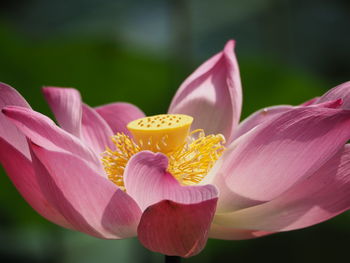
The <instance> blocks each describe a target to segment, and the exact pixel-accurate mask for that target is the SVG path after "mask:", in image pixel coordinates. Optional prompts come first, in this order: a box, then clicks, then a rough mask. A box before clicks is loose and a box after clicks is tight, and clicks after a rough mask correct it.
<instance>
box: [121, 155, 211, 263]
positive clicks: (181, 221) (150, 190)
mask: <svg viewBox="0 0 350 263" xmlns="http://www.w3.org/2000/svg"><path fill="white" fill-rule="evenodd" d="M167 167H168V159H167V157H166V156H165V155H163V154H161V153H152V152H149V151H143V152H140V153H138V154H136V155H134V156H133V157H132V158H131V159H130V161H129V163H128V165H127V168H126V170H125V173H124V180H125V187H126V191H127V193H128V194H130V195H131V196H132V197H133V198H134V199H135V200H136V201H137V203H138V204H139V206H140V207H141V209H142V210H144V213H143V215H142V217H141V221H140V225H139V227H138V236H139V239H140V241H141V242H142V244H143V245H144V246H146V247H147V248H148V249H150V250H152V251H156V252H160V253H163V254H166V255H178V256H182V257H189V256H192V255H195V254H197V253H199V252H200V251H201V250H202V249H203V247H204V245H205V243H206V240H207V238H208V230H209V227H210V224H211V220H212V217H213V216H214V213H215V208H216V202H217V191H216V189H215V187H214V186H212V185H205V186H181V185H180V184H179V182H178V181H177V180H176V179H175V178H174V177H173V176H172V175H171V174H170V173H168V172H167Z"/></svg>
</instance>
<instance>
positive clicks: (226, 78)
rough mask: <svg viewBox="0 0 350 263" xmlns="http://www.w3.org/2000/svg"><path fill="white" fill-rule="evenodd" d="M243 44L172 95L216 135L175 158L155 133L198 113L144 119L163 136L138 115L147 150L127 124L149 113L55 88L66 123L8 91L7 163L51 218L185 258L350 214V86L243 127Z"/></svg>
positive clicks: (175, 106)
mask: <svg viewBox="0 0 350 263" xmlns="http://www.w3.org/2000/svg"><path fill="white" fill-rule="evenodd" d="M233 48H234V41H229V42H228V43H227V44H226V46H225V48H224V50H223V51H222V52H220V53H218V54H216V55H215V56H213V57H212V58H210V59H209V60H208V61H206V62H205V63H204V64H203V65H202V66H200V67H199V68H198V69H197V70H196V71H195V72H194V73H193V74H192V75H191V76H190V77H189V78H188V79H186V80H185V82H184V83H183V84H182V85H181V87H180V88H179V90H178V91H177V93H176V95H175V97H174V98H173V100H172V103H171V105H170V108H169V112H168V113H169V114H186V115H189V116H192V117H193V125H192V130H195V129H203V130H204V132H205V134H207V135H208V136H207V137H205V136H204V135H202V134H201V133H196V132H195V134H194V135H193V136H194V137H195V138H193V139H192V140H195V143H194V144H190V142H188V143H187V144H186V143H184V144H182V146H181V147H184V148H181V150H180V152H177V153H175V151H174V149H175V148H174V149H172V150H171V151H170V150H169V149H167V150H164V149H161V144H160V141H158V142H155V140H156V139H155V138H156V134H157V132H159V130H161V132H164V131H163V130H162V128H163V126H162V125H163V124H162V120H163V119H164V118H173V119H171V120H173V124H171V122H169V123H170V124H168V125H170V126H171V125H173V126H174V125H175V126H176V125H178V124H176V121H179V122H178V123H180V124H181V123H182V124H183V125H182V124H181V125H182V126H181V125H180V124H179V125H180V126H181V127H185V126H186V125H187V124H190V122H191V118H189V119H187V122H186V121H184V120H183V119H182V120H180V119H181V118H180V117H181V116H183V115H168V116H166V115H161V116H158V117H157V118H158V119H157V118H156V117H152V118H149V119H147V118H146V119H143V121H145V123H146V124H147V121H148V122H152V121H154V122H155V123H156V124H157V125H159V126H157V127H160V128H159V130H157V128H150V129H148V130H147V129H146V128H145V129H144V130H142V129H143V128H142V127H141V126H143V124H142V121H141V120H138V122H137V123H134V125H135V126H133V127H134V128H135V127H136V128H135V129H136V132H137V129H140V130H141V133H142V132H143V131H145V132H146V135H147V136H149V138H150V140H149V141H146V142H145V141H144V144H142V143H141V140H138V139H137V136H136V135H135V130H133V129H132V127H131V126H132V125H131V124H129V125H128V127H129V129H127V124H128V123H130V122H131V121H134V120H136V119H140V118H143V117H145V116H144V114H143V113H142V112H141V111H140V110H139V109H138V108H137V107H135V106H133V105H130V104H127V103H113V104H109V105H105V106H101V107H98V108H90V107H89V106H87V105H85V104H83V103H82V101H81V98H80V94H79V92H78V91H77V90H75V89H67V88H54V87H47V88H44V95H45V97H46V99H47V101H48V103H49V105H50V107H51V109H52V110H53V112H54V114H55V117H56V120H57V122H58V123H59V125H60V127H58V126H57V125H56V124H55V123H54V122H53V121H52V120H50V119H49V118H48V117H46V116H44V115H42V114H40V113H38V112H36V111H34V110H32V109H31V108H30V106H29V105H28V103H27V102H26V101H25V100H24V99H23V98H22V97H21V95H19V94H18V93H17V92H16V91H15V90H14V89H12V88H11V87H9V86H8V85H6V84H1V86H0V107H1V108H2V113H1V114H0V160H1V163H2V165H3V166H4V168H5V170H6V172H7V174H8V176H9V177H10V179H11V180H12V182H13V183H14V185H15V187H16V188H17V189H18V191H19V192H20V193H21V195H22V196H23V197H24V198H25V199H26V201H27V202H28V203H29V204H30V205H31V206H32V207H33V208H34V209H35V210H36V211H37V212H38V213H39V214H40V215H42V216H43V217H45V218H46V219H48V220H50V221H51V222H53V223H55V224H58V225H60V226H63V227H66V228H69V229H74V230H77V231H81V232H84V233H86V234H89V235H92V236H95V237H99V238H106V239H122V238H128V237H133V236H138V238H139V239H140V241H141V243H142V244H143V245H144V246H145V247H147V248H149V249H150V250H152V251H156V252H160V253H163V254H167V255H178V256H182V257H190V256H193V255H195V254H197V253H199V252H200V251H201V250H202V249H203V248H204V246H205V244H206V241H207V238H208V237H210V238H219V239H248V238H255V237H260V236H264V235H267V234H271V233H276V232H280V231H288V230H294V229H298V228H303V227H307V226H310V225H313V224H316V223H319V222H322V221H325V220H327V219H329V218H332V217H334V216H336V215H338V214H339V213H342V212H344V211H345V210H347V209H349V206H350V198H349V196H350V195H349V194H350V174H349V173H350V147H349V145H347V144H346V142H347V141H348V140H349V138H350V111H349V110H348V108H349V107H350V82H348V83H345V84H342V85H340V86H338V87H336V88H334V89H332V90H330V91H329V92H328V93H326V94H325V95H323V96H322V97H320V98H316V99H314V100H313V101H310V102H308V103H305V104H304V105H301V106H295V107H293V106H275V107H271V108H266V109H263V110H261V111H258V112H256V113H254V114H252V115H251V116H250V117H248V118H247V119H246V120H244V121H243V122H241V123H239V119H240V113H241V105H242V92H241V83H240V77H239V70H238V65H237V62H236V58H235V55H234V53H233ZM162 118H163V119H162ZM176 118H178V119H176ZM186 118H187V117H186ZM185 122H186V123H185ZM185 124H186V125H185ZM164 125H166V124H164ZM179 125H178V126H179ZM184 125H185V126H184ZM146 126H147V125H146ZM173 126H171V127H173ZM180 126H179V127H180ZM152 127H153V126H152ZM154 127H155V126H154ZM171 127H170V128H169V127H168V128H169V129H165V134H166V135H165V136H163V135H162V136H163V137H162V138H163V139H168V140H169V141H168V142H167V143H165V144H164V145H169V142H172V141H171V140H177V139H178V138H179V136H180V135H179V132H178V130H179V129H174V130H172V129H171ZM176 127H177V126H176ZM179 127H178V128H179ZM186 127H187V126H186ZM188 127H189V126H188ZM140 130H138V132H140ZM130 131H131V132H130ZM173 131H176V134H175V135H174V136H175V137H174V136H173V135H171V134H172V133H171V132H173ZM122 133H123V134H122ZM115 134H117V135H115ZM150 134H151V135H150ZM162 134H163V133H162ZM183 134H185V135H186V136H187V133H186V132H185V133H183ZM191 134H192V133H191ZM191 134H190V137H191ZM198 134H199V135H198ZM217 134H222V135H223V136H224V137H225V139H226V143H225V144H224V142H223V136H221V135H217ZM113 135H115V136H114V137H113V140H114V142H113V140H112V139H111V138H112V136H113ZM195 135H196V136H197V137H196V136H195ZM133 136H134V141H132V140H131V139H130V138H131V137H133ZM140 136H141V135H140ZM142 136H143V135H142ZM157 136H158V135H157ZM171 136H173V137H171ZM198 136H199V138H198ZM190 139H191V138H190ZM196 139H197V140H196ZM180 144H181V143H180ZM223 144H224V145H223ZM223 146H224V147H225V150H223V149H224V148H223ZM147 147H148V148H147ZM152 147H153V148H152ZM157 147H158V148H157ZM214 147H216V148H215V149H214ZM145 149H146V150H145ZM156 149H158V150H156ZM150 150H151V151H150ZM158 151H159V152H158ZM198 152H200V154H199V155H198V156H197V157H194V156H195V155H196V153H198ZM183 156H185V157H183ZM212 166H213V167H212ZM186 169H189V170H186ZM191 184H192V185H191Z"/></svg>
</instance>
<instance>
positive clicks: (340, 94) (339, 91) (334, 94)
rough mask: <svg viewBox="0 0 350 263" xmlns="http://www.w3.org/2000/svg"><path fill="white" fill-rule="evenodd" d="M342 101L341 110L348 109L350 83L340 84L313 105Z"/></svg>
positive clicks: (349, 104)
mask: <svg viewBox="0 0 350 263" xmlns="http://www.w3.org/2000/svg"><path fill="white" fill-rule="evenodd" d="M336 99H342V100H343V105H342V106H341V107H342V108H343V109H350V81H348V82H345V83H343V84H340V85H338V86H336V87H334V88H333V89H331V90H329V91H328V92H326V93H325V94H324V95H323V96H321V97H320V98H319V99H318V100H316V101H315V103H322V102H326V101H330V100H336Z"/></svg>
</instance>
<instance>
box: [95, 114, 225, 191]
mask: <svg viewBox="0 0 350 263" xmlns="http://www.w3.org/2000/svg"><path fill="white" fill-rule="evenodd" d="M192 121H193V119H192V117H190V116H186V115H177V114H176V115H157V116H153V117H146V118H143V119H139V120H136V121H133V122H131V123H129V124H128V129H129V130H130V131H131V133H132V134H133V139H131V138H130V137H129V136H127V135H125V134H123V133H118V134H116V135H114V136H113V138H112V140H113V142H114V144H115V146H116V149H115V150H112V149H110V148H107V150H106V151H105V152H104V153H103V156H102V162H103V165H104V168H105V171H106V173H107V175H108V178H109V179H110V180H111V181H112V182H114V183H115V184H116V185H118V186H119V187H120V188H121V189H123V190H125V187H124V181H123V174H124V170H125V167H126V164H127V162H128V160H129V159H130V158H131V157H132V156H133V155H134V154H136V153H138V152H140V151H142V150H151V151H153V152H162V153H164V154H165V155H167V157H168V158H169V166H168V171H169V172H170V173H171V174H172V175H173V176H174V177H175V178H176V179H177V180H178V181H179V182H180V183H181V184H183V185H193V184H197V183H199V182H200V181H201V180H202V179H203V178H204V177H205V176H206V175H207V174H208V172H209V170H210V169H211V168H212V167H213V165H214V164H215V162H216V161H217V160H218V159H219V157H220V156H221V155H222V153H223V151H224V149H225V148H224V146H223V144H224V143H225V139H224V137H223V136H222V135H221V134H218V135H208V136H205V134H204V132H203V130H195V131H193V132H191V133H189V132H188V131H189V129H190V125H191V123H192ZM169 123H170V125H169ZM147 125H149V126H148V127H147ZM169 126H171V127H169Z"/></svg>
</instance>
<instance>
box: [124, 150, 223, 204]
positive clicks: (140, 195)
mask: <svg viewBox="0 0 350 263" xmlns="http://www.w3.org/2000/svg"><path fill="white" fill-rule="evenodd" d="M167 168H168V158H167V157H166V156H165V155H164V154H162V153H153V152H150V151H142V152H140V153H138V154H135V155H134V156H133V157H132V158H131V159H130V160H129V162H128V165H127V167H126V169H125V172H124V183H125V188H126V191H127V193H128V194H129V195H130V196H131V197H133V198H134V199H135V200H136V202H137V203H138V205H139V206H140V207H141V209H142V210H145V209H146V208H147V207H148V206H150V205H153V204H155V203H158V202H159V201H162V200H165V199H166V200H172V201H175V202H178V203H181V204H191V203H197V202H202V201H205V200H210V199H213V198H216V197H217V195H218V193H217V190H216V188H215V187H214V186H213V185H203V186H182V185H180V184H179V182H178V181H177V180H176V179H175V178H174V177H173V176H172V175H171V174H170V173H169V172H167Z"/></svg>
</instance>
